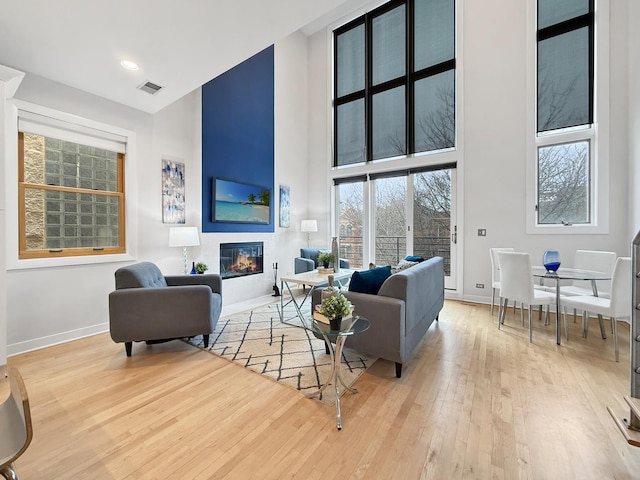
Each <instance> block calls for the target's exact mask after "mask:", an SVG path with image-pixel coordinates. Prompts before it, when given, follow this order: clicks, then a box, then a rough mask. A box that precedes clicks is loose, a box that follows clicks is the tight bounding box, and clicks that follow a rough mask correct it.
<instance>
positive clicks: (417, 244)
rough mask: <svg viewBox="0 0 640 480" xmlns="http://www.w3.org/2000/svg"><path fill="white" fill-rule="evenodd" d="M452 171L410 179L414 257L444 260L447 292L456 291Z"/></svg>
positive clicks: (420, 175)
mask: <svg viewBox="0 0 640 480" xmlns="http://www.w3.org/2000/svg"><path fill="white" fill-rule="evenodd" d="M454 177H455V169H447V170H436V171H431V172H422V173H416V174H414V175H413V229H412V235H411V237H412V243H413V249H412V251H413V255H417V256H420V257H423V258H431V257H434V256H440V257H442V258H444V274H445V286H446V288H455V264H456V248H455V246H456V244H457V241H458V239H457V236H458V232H457V225H456V215H455V212H456V210H455V208H452V207H453V203H454V199H455V196H454V195H453V194H452V193H453V192H452V190H453V188H454V186H455V182H454V181H453V179H454Z"/></svg>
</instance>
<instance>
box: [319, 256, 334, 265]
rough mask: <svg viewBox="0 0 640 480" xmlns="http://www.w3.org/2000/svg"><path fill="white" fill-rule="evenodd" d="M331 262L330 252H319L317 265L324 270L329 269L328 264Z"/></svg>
mask: <svg viewBox="0 0 640 480" xmlns="http://www.w3.org/2000/svg"><path fill="white" fill-rule="evenodd" d="M331 262H333V255H331V252H320V254H319V255H318V265H322V266H323V267H324V268H329V264H330V263H331Z"/></svg>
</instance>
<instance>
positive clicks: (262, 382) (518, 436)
mask: <svg viewBox="0 0 640 480" xmlns="http://www.w3.org/2000/svg"><path fill="white" fill-rule="evenodd" d="M579 325H580V324H579V323H576V324H573V323H572V324H571V334H572V337H571V339H570V341H569V342H566V341H564V338H563V344H562V345H561V346H557V345H556V344H555V329H554V327H553V324H552V326H549V327H545V326H544V325H543V324H542V322H538V320H537V317H536V320H535V329H534V336H533V344H529V342H528V333H527V330H526V329H525V328H523V327H522V326H521V324H520V317H519V314H516V315H514V314H513V313H512V311H510V315H509V316H508V318H507V320H506V323H505V326H504V327H503V329H502V330H501V331H498V329H497V319H496V316H495V315H494V316H491V315H490V313H489V308H488V307H487V306H486V305H473V304H465V303H461V302H455V301H447V302H446V304H445V308H444V310H443V311H442V312H441V314H440V321H439V323H437V324H436V325H434V326H432V327H431V329H430V330H429V331H428V332H427V334H426V336H425V338H424V341H423V342H422V343H421V345H420V346H419V347H418V349H417V351H416V352H415V355H414V357H413V358H412V360H411V361H410V362H409V363H407V364H406V365H405V367H404V369H403V376H402V378H401V379H396V378H395V376H394V367H393V364H392V363H391V362H387V361H382V360H379V361H378V362H376V363H375V364H374V366H373V367H372V368H371V369H369V370H368V371H367V372H366V373H365V374H364V375H362V377H360V379H359V380H358V381H357V382H356V384H355V387H356V388H358V390H359V393H358V394H356V395H352V394H349V393H346V394H345V395H344V396H343V399H342V414H343V420H342V421H343V426H344V428H343V430H342V431H337V430H336V428H335V418H334V409H333V407H331V406H327V405H324V404H322V403H320V402H318V401H316V400H313V399H308V398H306V397H305V396H304V395H303V394H301V393H298V392H296V391H294V390H292V389H290V388H288V387H286V386H282V385H280V384H278V383H277V382H274V381H273V380H271V379H269V378H266V377H263V376H261V375H259V374H256V373H253V372H251V371H249V370H246V369H243V368H242V367H239V366H237V365H234V364H232V363H230V362H229V361H227V360H224V359H221V358H218V357H216V356H214V355H211V354H209V353H207V352H204V351H201V350H198V349H196V348H194V347H191V346H189V345H187V344H186V343H184V342H181V341H174V342H170V343H166V344H161V345H153V346H147V345H144V344H134V347H133V356H132V357H130V358H127V357H126V356H125V352H124V346H123V345H122V344H114V343H113V342H112V341H111V339H110V337H109V335H108V334H102V335H97V336H94V337H90V338H85V339H82V340H78V341H74V342H70V343H67V344H64V345H59V346H55V347H51V348H47V349H42V350H39V351H35V352H31V353H27V354H23V355H19V356H16V357H12V358H10V359H9V364H10V365H14V366H16V367H18V368H19V370H20V371H21V373H22V375H23V377H24V380H25V383H26V385H27V390H28V392H29V397H30V400H31V408H32V415H33V420H34V423H35V424H34V440H33V443H32V444H31V446H30V447H29V449H28V450H27V451H26V452H25V453H24V455H23V456H22V457H21V458H20V459H19V460H18V461H17V463H16V465H17V469H18V472H19V473H20V475H21V478H24V479H29V480H38V479H57V480H63V479H76V480H77V479H181V480H185V479H285V478H299V479H323V480H327V479H341V478H349V479H403V480H405V479H422V478H425V479H426V478H433V479H447V480H448V479H457V478H465V479H467V478H469V479H475V478H477V479H489V478H491V479H516V478H531V479H572V478H576V479H577V478H579V479H614V478H615V479H632V478H635V479H638V478H640V448H634V447H630V446H628V445H627V444H626V443H625V441H624V439H623V437H622V435H621V434H620V433H619V432H618V430H617V428H616V426H615V424H614V422H613V421H612V419H611V417H610V416H609V414H608V413H607V411H606V406H611V407H613V408H614V410H615V411H617V412H619V415H620V416H627V415H628V410H627V409H626V408H625V407H624V404H623V400H622V397H623V395H627V394H629V347H628V345H629V328H628V326H627V325H626V324H621V325H620V328H619V335H620V346H621V347H620V363H616V362H614V356H613V342H612V339H611V334H610V327H609V323H608V322H607V333H608V336H609V338H608V339H607V340H602V339H601V338H600V335H599V329H598V328H597V322H595V321H594V322H593V323H592V324H591V328H590V332H589V338H588V339H583V338H581V337H580V327H579ZM347 345H348V342H347Z"/></svg>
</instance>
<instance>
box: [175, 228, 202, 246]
mask: <svg viewBox="0 0 640 480" xmlns="http://www.w3.org/2000/svg"><path fill="white" fill-rule="evenodd" d="M196 245H200V237H199V236H198V227H171V228H170V229H169V246H170V247H193V246H196Z"/></svg>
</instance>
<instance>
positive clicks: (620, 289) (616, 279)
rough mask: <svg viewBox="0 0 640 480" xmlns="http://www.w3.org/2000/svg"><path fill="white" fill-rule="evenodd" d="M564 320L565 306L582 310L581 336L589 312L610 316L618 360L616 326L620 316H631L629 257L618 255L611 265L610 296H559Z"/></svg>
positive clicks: (585, 329)
mask: <svg viewBox="0 0 640 480" xmlns="http://www.w3.org/2000/svg"><path fill="white" fill-rule="evenodd" d="M560 302H561V305H562V307H563V312H564V321H565V324H566V323H567V308H574V309H578V310H582V312H583V314H582V336H583V337H586V336H587V333H588V330H589V314H590V313H592V314H597V315H602V316H605V317H610V318H611V329H612V331H613V349H614V354H615V359H616V362H617V361H619V357H620V354H619V350H618V326H617V321H618V320H619V319H621V318H630V317H631V257H619V258H618V259H617V260H616V263H615V266H614V267H613V275H612V279H611V296H610V298H605V297H600V296H598V297H596V296H593V295H579V296H572V297H561V299H560ZM601 328H602V327H601Z"/></svg>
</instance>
